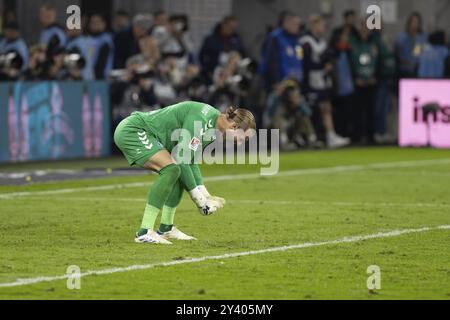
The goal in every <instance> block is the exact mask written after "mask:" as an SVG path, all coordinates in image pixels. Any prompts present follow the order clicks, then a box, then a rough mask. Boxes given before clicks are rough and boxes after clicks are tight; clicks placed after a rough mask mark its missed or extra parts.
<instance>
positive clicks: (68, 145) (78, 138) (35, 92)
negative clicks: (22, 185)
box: [0, 81, 111, 162]
mask: <svg viewBox="0 0 450 320" xmlns="http://www.w3.org/2000/svg"><path fill="white" fill-rule="evenodd" d="M110 131H111V124H110V103H109V87H108V84H107V83H106V82H104V81H87V82H57V81H45V82H3V83H1V84H0V162H23V161H33V160H54V159H68V158H81V157H84V158H91V157H100V156H107V155H109V154H110V153H111V145H110V143H111V138H110V137H111V133H110Z"/></svg>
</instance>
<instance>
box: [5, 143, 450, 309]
mask: <svg viewBox="0 0 450 320" xmlns="http://www.w3.org/2000/svg"><path fill="white" fill-rule="evenodd" d="M433 159H450V151H448V150H430V149H397V148H366V149H345V150H336V151H316V152H312V151H311V152H299V153H288V154H282V155H281V163H280V172H283V171H290V170H300V171H296V172H295V173H296V174H283V175H281V176H275V177H259V178H253V179H243V178H242V177H240V176H239V175H242V174H244V173H257V172H258V167H257V166H243V165H236V166H230V165H216V166H205V165H203V166H202V171H203V174H204V176H205V177H215V176H223V175H236V178H235V179H228V180H223V181H210V182H208V183H207V186H208V188H209V190H210V192H211V193H213V194H217V195H220V196H223V197H224V198H226V199H227V201H228V203H227V205H226V206H225V208H223V209H222V210H221V211H219V212H218V213H217V214H215V215H212V216H208V217H204V216H201V215H200V214H199V213H198V212H197V211H196V209H195V208H194V206H193V203H192V202H191V200H190V199H189V198H188V196H187V195H186V194H185V195H184V198H183V201H182V203H181V205H180V207H179V209H178V211H177V215H176V218H175V223H176V225H177V226H178V227H179V228H180V229H181V230H183V231H185V232H186V233H188V234H192V235H194V236H196V237H197V238H198V241H195V242H189V243H186V242H179V241H178V242H175V243H174V245H172V246H154V245H146V244H136V243H134V242H133V237H134V232H135V231H136V229H137V228H138V226H139V224H140V220H141V218H142V212H143V208H144V206H145V200H146V194H147V187H145V186H138V187H122V188H116V189H104V190H101V189H100V190H97V189H96V188H94V189H90V190H84V189H83V188H85V187H88V186H91V187H92V186H94V187H95V186H101V185H112V184H127V183H132V182H150V181H151V180H153V178H154V176H152V175H148V176H147V175H144V176H134V177H130V176H128V177H109V178H102V179H91V180H72V181H60V182H47V183H31V184H28V185H26V186H0V195H4V194H6V193H17V192H30V193H28V194H26V195H22V196H19V197H11V198H1V197H0V221H1V222H0V299H447V300H448V299H450V250H449V248H450V230H449V229H444V228H442V229H431V230H425V231H423V232H414V233H404V234H400V235H396V236H392V237H380V238H373V239H366V240H361V241H353V242H343V241H341V240H342V239H344V238H345V237H355V236H363V235H371V234H376V233H379V232H381V233H384V232H390V231H392V230H404V229H419V228H423V227H430V228H434V227H438V226H445V225H447V226H448V225H450V193H449V192H450V161H448V162H446V161H441V162H422V161H424V160H433ZM405 161H406V162H407V163H409V165H398V166H396V165H391V163H395V162H399V163H404V162H405ZM378 163H389V164H390V165H387V166H373V165H372V166H370V165H369V166H362V167H356V168H355V169H354V170H353V169H349V168H351V167H349V166H353V165H368V164H378ZM94 166H96V167H105V168H108V167H124V166H126V163H125V162H124V160H123V159H121V158H110V159H100V160H89V161H64V162H57V163H37V164H24V165H15V166H3V167H0V171H15V170H25V169H30V168H35V169H37V168H40V169H43V168H47V167H51V168H81V167H94ZM337 166H340V167H342V168H344V169H343V170H336V171H333V170H328V169H325V170H323V171H321V170H318V171H304V170H307V169H309V168H331V167H337ZM73 188H80V189H79V190H75V191H73V192H68V193H61V194H54V193H52V192H51V191H52V190H61V189H73ZM45 190H48V191H50V193H48V194H42V193H40V194H39V193H36V194H34V192H40V191H45ZM331 240H339V241H337V242H336V243H328V244H324V245H318V246H311V247H303V248H293V249H291V250H286V251H273V252H259V253H258V252H256V253H255V254H252V255H243V256H238V257H229V256H223V255H225V254H230V253H231V254H233V253H240V252H248V251H254V250H264V249H269V248H278V247H282V246H289V245H300V244H304V243H320V242H324V241H331ZM211 256H221V257H218V258H217V259H206V260H203V261H194V262H191V263H184V262H186V261H188V260H189V259H192V258H202V257H211ZM174 261H175V262H180V263H179V264H172V265H161V264H160V263H164V262H174ZM152 264H159V265H157V266H155V267H152V268H148V266H149V265H152ZM69 265H77V266H79V267H80V269H81V272H86V271H89V270H94V271H101V270H107V269H111V268H115V267H121V268H126V267H129V266H133V265H147V267H146V268H143V269H141V270H126V271H124V270H122V271H123V272H111V273H107V274H96V275H88V276H85V277H82V278H81V280H80V281H81V288H80V289H79V290H78V289H74V290H70V289H68V288H67V280H66V279H60V280H55V279H53V280H52V281H42V282H37V283H34V284H23V285H18V286H5V284H8V283H17V281H18V280H17V279H35V278H39V277H43V276H47V277H55V276H63V275H64V274H65V273H66V269H67V267H68V266H69ZM370 265H377V266H379V267H380V271H381V288H380V289H377V290H368V288H367V285H366V282H367V278H368V277H369V276H370V275H369V274H368V273H367V267H368V266H370ZM19 281H20V280H19Z"/></svg>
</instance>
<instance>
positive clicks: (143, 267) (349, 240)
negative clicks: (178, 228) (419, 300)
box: [0, 225, 450, 288]
mask: <svg viewBox="0 0 450 320" xmlns="http://www.w3.org/2000/svg"><path fill="white" fill-rule="evenodd" d="M436 230H450V225H441V226H437V227H422V228H418V229H400V230H391V231H387V232H378V233H373V234H368V235H362V236H351V237H344V238H340V239H336V240H328V241H320V242H305V243H300V244H294V245H288V246H282V247H272V248H266V249H260V250H252V251H244V252H234V253H226V254H222V255H215V256H204V257H199V258H188V259H184V260H174V261H167V262H159V263H152V264H142V265H132V266H128V267H117V268H110V269H103V270H89V271H86V272H83V273H80V274H79V275H78V277H80V278H81V277H87V276H92V275H106V274H113V273H118V272H127V271H136V270H146V269H151V268H156V267H169V266H175V265H180V264H189V263H197V262H203V261H208V260H224V259H229V258H236V257H243V256H250V255H257V254H263V253H270V252H281V251H287V250H293V249H303V248H311V247H319V246H325V245H337V244H342V243H353V242H360V241H364V240H370V239H380V238H390V237H397V236H400V235H404V234H411V233H420V232H427V231H436ZM69 277H70V278H73V274H70V275H67V274H65V275H60V276H47V277H36V278H25V279H17V280H16V281H15V282H9V283H0V288H2V287H3V288H5V287H17V286H25V285H31V284H35V283H40V282H52V281H57V280H64V279H68V278H69Z"/></svg>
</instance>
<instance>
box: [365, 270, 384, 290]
mask: <svg viewBox="0 0 450 320" xmlns="http://www.w3.org/2000/svg"><path fill="white" fill-rule="evenodd" d="M366 272H367V274H370V276H369V277H368V278H367V282H366V285H367V289H369V290H375V289H377V290H379V289H381V269H380V267H379V266H377V265H370V266H368V267H367V270H366Z"/></svg>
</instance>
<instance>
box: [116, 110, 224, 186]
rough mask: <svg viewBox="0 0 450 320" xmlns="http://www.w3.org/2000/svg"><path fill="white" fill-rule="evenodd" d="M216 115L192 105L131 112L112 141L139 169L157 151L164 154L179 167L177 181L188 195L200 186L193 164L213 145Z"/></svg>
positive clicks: (200, 177) (198, 175)
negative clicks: (167, 153) (209, 145)
mask: <svg viewBox="0 0 450 320" xmlns="http://www.w3.org/2000/svg"><path fill="white" fill-rule="evenodd" d="M219 115H220V112H219V111H218V110H217V109H215V108H213V107H212V106H210V105H208V104H205V103H200V102H194V101H186V102H180V103H177V104H174V105H171V106H168V107H165V108H163V109H160V110H156V111H151V112H133V113H132V114H131V115H130V116H129V117H127V118H125V119H124V120H122V121H121V122H120V123H119V125H118V126H117V127H116V130H115V132H114V141H115V143H116V145H117V146H118V147H119V149H120V150H121V151H122V152H123V154H124V156H125V158H126V159H127V161H128V162H129V163H130V165H135V164H137V165H139V166H141V167H144V165H145V163H146V162H147V161H148V160H149V159H151V157H152V156H153V155H155V154H156V153H158V152H159V151H161V150H164V149H165V150H167V151H168V152H170V153H171V155H172V156H173V158H174V159H175V160H176V161H177V163H178V164H179V165H180V167H181V177H180V179H181V180H182V182H183V183H184V185H185V188H186V189H187V190H188V191H190V190H192V189H193V188H195V187H196V186H199V185H202V184H203V179H202V176H201V173H200V169H199V167H198V165H197V164H196V163H195V160H197V159H198V157H199V156H201V154H202V150H203V148H204V147H205V146H206V145H208V144H209V143H211V142H212V141H214V138H215V134H214V133H215V130H214V129H215V128H216V124H217V119H218V117H219ZM210 129H213V130H210ZM208 130H210V131H208Z"/></svg>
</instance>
